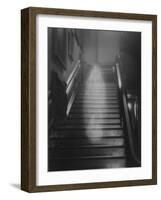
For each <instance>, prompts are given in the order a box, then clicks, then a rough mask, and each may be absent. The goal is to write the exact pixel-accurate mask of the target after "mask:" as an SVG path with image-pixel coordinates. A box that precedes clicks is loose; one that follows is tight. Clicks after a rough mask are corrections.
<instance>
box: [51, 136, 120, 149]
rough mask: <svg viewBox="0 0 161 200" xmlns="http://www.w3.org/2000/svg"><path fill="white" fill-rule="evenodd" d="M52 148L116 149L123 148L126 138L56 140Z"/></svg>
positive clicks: (53, 141) (52, 142)
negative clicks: (117, 147)
mask: <svg viewBox="0 0 161 200" xmlns="http://www.w3.org/2000/svg"><path fill="white" fill-rule="evenodd" d="M49 145H50V148H83V147H86V148H89V149H90V148H91V147H92V148H93V146H94V147H98V148H99V147H102V146H103V147H104V146H106V147H109V146H110V147H114V146H123V145H124V138H101V137H100V138H95V137H94V138H93V137H89V138H79V139H78V138H54V139H53V140H52V141H51V142H50V143H49Z"/></svg>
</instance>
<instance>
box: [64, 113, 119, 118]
mask: <svg viewBox="0 0 161 200" xmlns="http://www.w3.org/2000/svg"><path fill="white" fill-rule="evenodd" d="M91 117H92V118H96V119H116V118H117V119H118V118H120V113H83V114H77V113H73V114H72V113H70V114H69V117H68V118H73V119H88V118H91Z"/></svg>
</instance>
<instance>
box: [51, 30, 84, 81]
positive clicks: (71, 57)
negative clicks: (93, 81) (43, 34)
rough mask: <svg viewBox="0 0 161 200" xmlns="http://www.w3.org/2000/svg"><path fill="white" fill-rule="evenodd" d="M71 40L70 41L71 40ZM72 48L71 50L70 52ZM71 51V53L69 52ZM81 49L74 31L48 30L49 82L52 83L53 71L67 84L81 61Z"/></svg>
mask: <svg viewBox="0 0 161 200" xmlns="http://www.w3.org/2000/svg"><path fill="white" fill-rule="evenodd" d="M69 38H70V39H69ZM69 48H70V50H69ZM69 51H70V52H69ZM80 55H81V48H80V46H79V45H78V42H77V40H76V37H75V34H74V32H73V31H72V29H64V28H49V29H48V82H49V85H50V83H51V78H52V77H51V74H52V71H55V72H56V73H57V74H58V76H59V79H60V80H62V81H65V82H67V80H68V77H69V76H70V74H71V72H72V71H73V69H74V67H75V66H76V63H77V62H78V60H79V59H80ZM60 61H61V62H60Z"/></svg>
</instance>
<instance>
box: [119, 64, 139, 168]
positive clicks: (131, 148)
mask: <svg viewBox="0 0 161 200" xmlns="http://www.w3.org/2000/svg"><path fill="white" fill-rule="evenodd" d="M115 67H116V74H117V79H118V87H119V90H120V94H121V97H122V103H123V108H124V115H125V121H126V128H127V134H128V140H129V147H130V152H131V154H132V157H133V159H134V160H135V162H136V163H137V164H138V165H140V163H141V162H140V160H139V159H138V158H137V155H136V153H135V148H134V143H133V133H132V127H131V122H130V116H129V111H128V104H127V97H126V94H125V88H124V87H123V83H122V78H121V72H120V69H119V63H116V66H115Z"/></svg>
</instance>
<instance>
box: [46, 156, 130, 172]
mask: <svg viewBox="0 0 161 200" xmlns="http://www.w3.org/2000/svg"><path fill="white" fill-rule="evenodd" d="M51 163H52V164H51V165H49V168H48V170H49V171H50V170H51V171H62V170H81V169H105V168H123V167H126V157H113V158H109V157H108V156H102V157H95V158H94V157H92V158H91V159H89V158H82V159H80V158H79V159H70V160H69V162H67V160H66V159H65V160H62V159H60V160H54V162H51Z"/></svg>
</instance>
